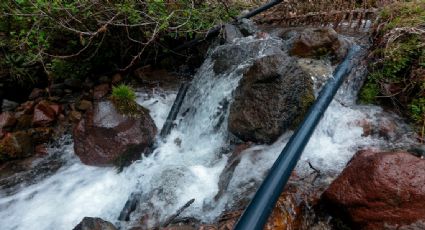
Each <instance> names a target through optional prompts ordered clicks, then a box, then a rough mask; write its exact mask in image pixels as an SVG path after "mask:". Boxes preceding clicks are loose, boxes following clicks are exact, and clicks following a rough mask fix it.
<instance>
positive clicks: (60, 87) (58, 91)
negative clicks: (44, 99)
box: [49, 83, 65, 96]
mask: <svg viewBox="0 0 425 230" xmlns="http://www.w3.org/2000/svg"><path fill="white" fill-rule="evenodd" d="M64 89H65V84H63V83H57V84H53V85H51V86H50V88H49V95H51V96H62V95H63V94H64Z"/></svg>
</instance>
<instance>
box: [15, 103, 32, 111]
mask: <svg viewBox="0 0 425 230" xmlns="http://www.w3.org/2000/svg"><path fill="white" fill-rule="evenodd" d="M34 105H35V102H34V101H26V102H24V103H22V104H21V105H20V106H19V107H18V108H17V109H16V110H17V111H19V112H22V113H23V114H32V112H33V110H34Z"/></svg>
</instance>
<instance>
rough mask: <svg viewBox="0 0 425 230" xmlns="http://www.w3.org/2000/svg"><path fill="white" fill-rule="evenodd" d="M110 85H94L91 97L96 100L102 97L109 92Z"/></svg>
mask: <svg viewBox="0 0 425 230" xmlns="http://www.w3.org/2000/svg"><path fill="white" fill-rule="evenodd" d="M109 90H110V87H109V85H108V84H101V85H98V86H96V87H94V90H93V98H94V99H96V100H99V99H102V98H104V97H105V96H106V95H107V94H108V93H109Z"/></svg>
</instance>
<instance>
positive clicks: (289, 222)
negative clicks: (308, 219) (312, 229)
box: [264, 192, 302, 230]
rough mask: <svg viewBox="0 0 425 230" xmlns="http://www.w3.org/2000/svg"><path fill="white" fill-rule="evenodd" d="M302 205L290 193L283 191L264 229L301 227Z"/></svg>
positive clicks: (282, 229) (278, 229)
mask: <svg viewBox="0 0 425 230" xmlns="http://www.w3.org/2000/svg"><path fill="white" fill-rule="evenodd" d="M301 212H302V207H301V205H299V204H297V202H296V201H295V199H294V197H293V196H292V195H291V194H290V193H285V192H284V193H282V194H281V195H280V196H279V199H278V201H277V202H276V205H275V207H274V208H273V211H272V214H271V215H270V217H269V219H268V220H267V223H266V226H265V227H264V230H287V229H300V225H301V221H302V220H301V219H302V215H301Z"/></svg>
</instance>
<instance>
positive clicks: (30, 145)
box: [0, 131, 34, 161]
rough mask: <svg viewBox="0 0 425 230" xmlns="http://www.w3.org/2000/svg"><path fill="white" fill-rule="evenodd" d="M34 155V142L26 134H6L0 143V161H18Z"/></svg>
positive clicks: (20, 132)
mask: <svg viewBox="0 0 425 230" xmlns="http://www.w3.org/2000/svg"><path fill="white" fill-rule="evenodd" d="M33 153H34V142H33V139H32V137H31V135H30V134H29V133H28V132H24V131H18V132H14V133H8V134H6V135H5V137H4V138H3V139H2V140H1V141H0V161H2V160H10V159H20V158H25V157H28V156H31V155H32V154H33Z"/></svg>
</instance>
